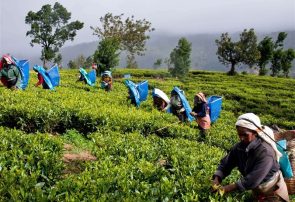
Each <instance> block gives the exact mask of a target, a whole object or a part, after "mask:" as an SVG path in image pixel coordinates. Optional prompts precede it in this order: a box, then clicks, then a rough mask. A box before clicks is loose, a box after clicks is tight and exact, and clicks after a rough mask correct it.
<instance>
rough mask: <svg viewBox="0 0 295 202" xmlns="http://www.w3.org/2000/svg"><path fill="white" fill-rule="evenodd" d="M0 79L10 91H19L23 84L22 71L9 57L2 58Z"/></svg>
mask: <svg viewBox="0 0 295 202" xmlns="http://www.w3.org/2000/svg"><path fill="white" fill-rule="evenodd" d="M0 79H1V82H2V83H3V85H4V86H6V87H7V88H10V89H17V88H18V86H19V84H20V82H21V74H20V70H19V69H18V68H17V66H16V65H15V63H14V61H13V60H12V58H11V56H9V55H3V56H2V59H1V64H0Z"/></svg>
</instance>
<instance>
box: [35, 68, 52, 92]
mask: <svg viewBox="0 0 295 202" xmlns="http://www.w3.org/2000/svg"><path fill="white" fill-rule="evenodd" d="M33 69H34V70H35V71H37V72H38V73H39V74H41V76H42V77H43V79H44V82H45V83H46V85H44V84H43V88H45V87H48V88H49V89H50V90H54V87H53V85H52V83H51V79H50V77H49V76H48V74H47V72H46V70H45V69H44V67H42V66H39V65H34V67H33Z"/></svg>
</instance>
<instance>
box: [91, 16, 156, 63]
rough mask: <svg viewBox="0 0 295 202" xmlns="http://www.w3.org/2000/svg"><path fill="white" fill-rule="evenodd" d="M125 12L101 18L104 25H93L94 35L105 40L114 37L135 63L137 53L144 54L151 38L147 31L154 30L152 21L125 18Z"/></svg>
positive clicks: (132, 17)
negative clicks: (147, 42) (146, 44)
mask: <svg viewBox="0 0 295 202" xmlns="http://www.w3.org/2000/svg"><path fill="white" fill-rule="evenodd" d="M123 16H124V14H121V15H117V16H113V14H112V13H107V14H106V15H105V16H104V17H101V18H100V23H101V24H102V27H96V28H94V27H91V29H92V30H93V31H94V33H93V34H94V35H97V36H98V37H99V38H100V39H102V40H104V39H107V38H112V39H115V40H117V41H119V43H120V49H121V50H125V51H127V53H128V58H129V60H131V62H130V63H128V64H129V65H130V64H134V62H135V61H134V59H135V57H134V56H135V55H143V52H144V51H145V50H146V48H145V43H146V41H147V40H148V39H149V38H150V37H149V36H148V35H147V34H146V33H147V32H152V31H154V28H151V23H150V22H149V21H147V20H146V19H143V20H135V18H134V16H131V17H127V18H126V19H125V20H123V19H122V18H123Z"/></svg>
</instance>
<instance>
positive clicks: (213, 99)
mask: <svg viewBox="0 0 295 202" xmlns="http://www.w3.org/2000/svg"><path fill="white" fill-rule="evenodd" d="M207 102H208V107H209V116H210V120H211V123H214V122H215V121H216V120H217V119H218V118H219V116H220V112H221V105H222V97H220V96H216V95H213V96H210V97H209V98H208V100H207Z"/></svg>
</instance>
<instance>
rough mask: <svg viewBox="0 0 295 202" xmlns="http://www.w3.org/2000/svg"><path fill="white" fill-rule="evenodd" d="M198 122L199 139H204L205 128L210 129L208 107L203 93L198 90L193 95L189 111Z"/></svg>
mask: <svg viewBox="0 0 295 202" xmlns="http://www.w3.org/2000/svg"><path fill="white" fill-rule="evenodd" d="M191 115H192V116H194V117H195V118H196V120H197V123H198V128H199V130H200V137H201V139H205V136H206V130H208V129H210V124H211V122H210V116H209V107H208V104H207V100H206V97H205V95H204V93H202V92H199V93H197V94H196V95H195V97H194V108H193V110H192V112H191Z"/></svg>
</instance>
